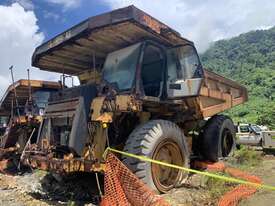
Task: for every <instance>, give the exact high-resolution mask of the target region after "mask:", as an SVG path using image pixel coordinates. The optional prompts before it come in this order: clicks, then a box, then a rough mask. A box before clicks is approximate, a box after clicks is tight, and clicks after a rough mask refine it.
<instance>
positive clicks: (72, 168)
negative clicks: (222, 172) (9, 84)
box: [24, 6, 247, 192]
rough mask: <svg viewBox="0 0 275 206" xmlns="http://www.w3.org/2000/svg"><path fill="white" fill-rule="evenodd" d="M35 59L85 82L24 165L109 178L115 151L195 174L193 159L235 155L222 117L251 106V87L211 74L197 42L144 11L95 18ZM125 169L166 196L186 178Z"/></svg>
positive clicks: (50, 120)
mask: <svg viewBox="0 0 275 206" xmlns="http://www.w3.org/2000/svg"><path fill="white" fill-rule="evenodd" d="M32 60H33V66H35V67H38V68H40V69H42V70H46V71H53V72H60V73H63V72H64V73H65V74H68V75H77V76H78V77H79V80H80V83H81V85H80V86H78V87H74V88H68V89H64V90H63V91H61V92H60V93H59V94H58V95H57V94H55V95H52V96H51V98H50V102H49V104H48V106H47V108H46V110H45V115H44V117H43V122H42V124H41V127H40V131H39V135H38V140H37V143H36V144H34V145H32V146H31V147H29V148H28V150H27V151H26V153H25V156H24V162H26V163H28V164H29V165H31V166H32V167H35V168H40V169H43V170H48V171H51V172H53V173H61V174H64V173H72V172H99V171H102V172H104V160H103V159H102V155H103V152H104V150H105V148H106V147H107V146H110V147H113V148H117V149H120V150H123V151H126V152H129V153H133V154H137V155H143V156H147V157H150V158H153V159H157V160H161V161H165V162H168V163H171V164H176V165H181V166H185V167H189V163H190V158H191V157H193V156H201V157H203V158H204V159H207V160H211V161H217V160H218V159H219V158H222V157H226V156H228V155H230V154H231V153H232V151H233V149H234V147H235V129H234V125H233V123H232V120H231V119H230V118H229V117H227V116H223V115H218V113H220V112H223V111H225V110H227V109H230V108H232V107H234V106H236V105H239V104H242V103H243V102H245V101H247V90H246V88H245V87H243V86H241V85H239V84H238V83H236V82H234V81H232V80H230V79H226V78H224V77H222V76H220V75H218V74H215V73H213V72H211V71H208V70H206V69H204V68H203V66H202V65H201V62H200V59H199V56H198V54H197V51H196V48H195V46H194V44H193V43H192V42H191V41H189V40H187V39H185V38H183V37H181V35H180V34H179V33H178V32H176V31H175V30H173V29H171V28H170V27H168V26H167V25H165V24H163V23H161V22H160V21H158V20H156V19H155V18H153V17H151V16H149V15H148V14H146V13H144V12H143V11H141V10H139V9H137V8H136V7H134V6H130V7H126V8H122V9H118V10H114V11H112V12H109V13H105V14H102V15H99V16H95V17H91V18H89V19H87V20H86V21H84V22H82V23H80V24H79V25H76V26H74V27H73V28H71V29H69V30H67V31H66V32H64V33H62V34H60V35H58V36H56V37H55V38H53V39H51V40H50V41H48V42H46V43H44V44H42V45H41V46H39V47H38V48H37V49H36V50H35V52H34V54H33V59H32ZM206 119H208V120H206ZM121 160H122V161H123V162H124V163H125V164H126V165H127V166H128V167H129V168H130V169H131V170H132V171H133V173H135V174H136V175H137V176H138V177H139V178H140V179H142V180H143V181H144V182H145V183H147V184H148V185H149V186H151V187H152V188H153V189H155V190H158V191H160V192H166V191H168V190H170V189H171V188H173V187H174V186H175V185H177V184H179V183H180V182H182V181H181V180H183V179H184V177H186V174H184V173H182V172H181V171H179V170H175V169H171V168H168V167H167V168H166V167H162V166H158V165H155V164H151V163H147V162H143V161H139V160H137V159H133V158H129V157H124V156H122V157H121Z"/></svg>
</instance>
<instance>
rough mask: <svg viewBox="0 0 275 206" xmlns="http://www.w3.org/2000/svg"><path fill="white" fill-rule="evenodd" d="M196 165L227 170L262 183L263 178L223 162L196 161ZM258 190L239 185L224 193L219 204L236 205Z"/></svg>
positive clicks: (237, 175)
mask: <svg viewBox="0 0 275 206" xmlns="http://www.w3.org/2000/svg"><path fill="white" fill-rule="evenodd" d="M195 167H197V168H201V169H207V170H209V171H213V172H225V173H227V174H229V175H230V176H232V177H235V178H238V179H242V180H246V181H249V182H253V183H258V184H261V183H262V182H261V179H260V178H259V177H256V176H254V175H250V174H248V173H246V172H243V171H241V170H239V169H236V168H232V167H227V166H226V165H225V164H224V163H223V162H217V163H211V162H200V161H197V162H195ZM255 192H257V188H256V187H253V186H250V185H238V186H236V187H235V188H234V189H233V190H231V191H229V192H227V193H226V194H224V195H223V196H222V197H221V198H220V200H219V202H218V206H236V205H238V203H239V201H240V200H242V199H244V198H247V197H249V196H251V195H253V194H254V193H255Z"/></svg>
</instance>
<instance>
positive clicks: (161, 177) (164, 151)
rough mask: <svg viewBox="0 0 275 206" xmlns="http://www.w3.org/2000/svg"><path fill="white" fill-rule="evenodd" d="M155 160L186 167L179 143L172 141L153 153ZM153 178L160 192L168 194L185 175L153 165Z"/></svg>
mask: <svg viewBox="0 0 275 206" xmlns="http://www.w3.org/2000/svg"><path fill="white" fill-rule="evenodd" d="M153 159H155V160H159V161H162V162H166V163H169V164H175V165H179V166H182V165H184V157H183V155H182V152H181V149H180V147H179V146H178V144H177V143H175V142H174V141H172V140H166V141H163V142H161V143H160V144H159V145H158V146H157V147H156V149H155V151H154V153H153ZM151 168H152V171H151V172H152V178H153V181H154V184H155V186H156V188H157V189H158V190H159V191H160V192H164V193H165V192H167V191H169V190H171V189H172V188H173V187H175V185H176V184H178V183H179V181H180V180H181V178H182V176H183V174H182V172H181V171H180V170H178V169H173V168H170V167H166V166H162V165H158V164H154V163H152V167H151Z"/></svg>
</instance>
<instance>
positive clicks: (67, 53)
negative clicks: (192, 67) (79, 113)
mask: <svg viewBox="0 0 275 206" xmlns="http://www.w3.org/2000/svg"><path fill="white" fill-rule="evenodd" d="M145 39H151V40H154V41H156V42H159V43H160V44H163V45H166V46H175V45H179V44H186V43H191V44H193V43H192V42H191V41H189V40H187V39H185V38H183V37H181V35H180V34H179V33H178V32H176V31H175V30H173V29H171V28H170V27H168V26H167V25H165V24H164V23H162V22H160V21H158V20H157V19H155V18H153V17H151V16H150V15H148V14H147V13H145V12H143V11H141V10H140V9H138V8H136V7H135V6H129V7H125V8H121V9H117V10H114V11H111V12H108V13H104V14H101V15H98V16H94V17H90V18H88V19H87V20H85V21H83V22H81V23H80V24H78V25H76V26H74V27H72V28H70V29H68V30H67V31H65V32H63V33H61V34H59V35H57V36H56V37H54V38H52V39H51V40H49V41H48V42H46V43H44V44H42V45H41V46H39V47H37V48H36V50H35V52H34V54H33V58H32V65H33V66H35V67H38V68H40V69H41V70H46V71H53V72H59V73H65V74H69V75H78V74H79V73H82V72H84V71H85V70H89V69H91V68H93V66H94V65H96V67H99V68H100V67H101V66H102V64H103V63H104V60H105V58H106V56H107V54H108V53H110V52H113V51H115V50H118V49H121V48H124V47H126V46H129V45H131V44H134V43H136V42H139V41H143V40H145ZM93 59H95V62H93Z"/></svg>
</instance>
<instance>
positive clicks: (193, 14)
mask: <svg viewBox="0 0 275 206" xmlns="http://www.w3.org/2000/svg"><path fill="white" fill-rule="evenodd" d="M132 4H133V5H135V6H137V7H138V8H140V9H142V10H144V11H145V12H147V13H149V14H150V15H152V16H154V17H156V18H157V19H159V20H161V21H162V22H164V23H166V24H167V25H169V26H170V27H172V28H174V29H175V30H177V31H179V32H180V33H181V34H182V36H184V37H186V38H188V39H190V40H192V41H194V42H195V45H196V47H197V49H198V51H199V52H204V51H205V50H206V49H207V48H208V47H209V45H210V44H211V43H212V42H213V41H216V40H219V39H224V38H231V37H233V36H236V35H239V34H241V33H244V32H248V31H251V30H256V29H267V28H270V27H272V26H274V25H275V12H274V11H275V2H274V1H272V0H261V1H259V0H241V1H240V0H169V1H168V0H132V1H130V0H0V96H2V94H3V92H4V91H5V90H6V88H7V86H8V85H9V84H10V83H11V77H10V73H9V69H8V68H9V67H10V66H11V65H14V76H15V79H17V80H18V79H20V78H26V77H27V69H31V78H32V79H44V80H57V79H59V76H60V75H59V74H54V73H49V72H45V71H40V70H39V69H37V68H32V67H31V56H32V53H33V51H34V49H35V48H36V47H37V46H39V45H40V44H41V43H43V42H44V41H47V40H49V39H51V38H52V37H54V36H56V35H57V34H59V33H61V32H63V31H64V30H66V29H68V28H70V27H72V26H73V25H75V24H77V23H79V22H81V21H83V20H85V19H86V18H88V17H90V16H94V15H97V14H101V13H103V12H108V11H111V10H112V9H116V8H121V7H124V6H128V5H132Z"/></svg>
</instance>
